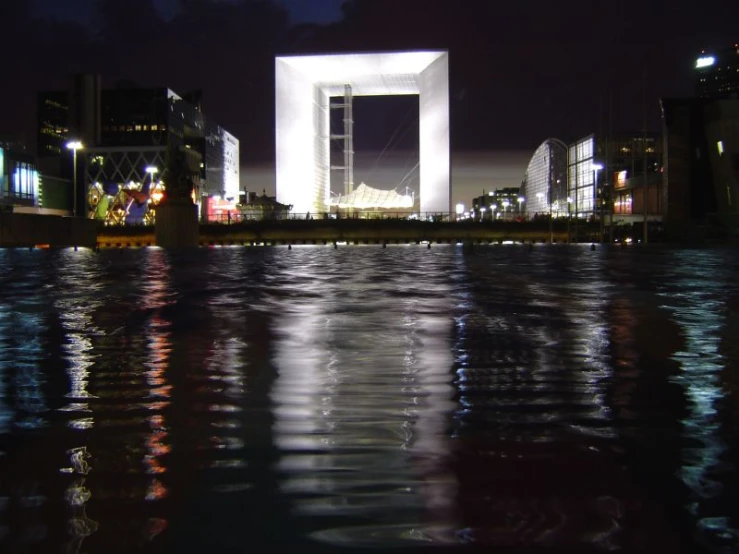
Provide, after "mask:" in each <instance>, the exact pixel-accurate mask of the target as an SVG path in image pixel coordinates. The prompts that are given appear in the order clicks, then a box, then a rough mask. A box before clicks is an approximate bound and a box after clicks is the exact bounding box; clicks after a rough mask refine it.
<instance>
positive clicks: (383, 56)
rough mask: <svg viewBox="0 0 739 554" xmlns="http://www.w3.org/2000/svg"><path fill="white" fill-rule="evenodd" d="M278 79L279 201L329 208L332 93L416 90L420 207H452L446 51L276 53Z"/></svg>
mask: <svg viewBox="0 0 739 554" xmlns="http://www.w3.org/2000/svg"><path fill="white" fill-rule="evenodd" d="M275 79H276V82H275V85H276V105H275V123H276V144H275V147H276V151H275V156H276V159H275V161H276V193H277V200H278V202H281V203H283V204H292V205H293V207H294V211H295V212H296V213H307V212H314V213H316V212H324V211H327V206H328V205H329V204H330V201H329V199H330V194H331V190H330V170H331V164H330V140H331V134H330V109H331V105H330V99H331V98H332V97H334V98H335V97H342V96H343V97H353V96H395V95H418V96H419V116H420V121H419V133H420V137H419V138H420V140H419V144H420V160H419V161H420V190H419V196H420V206H419V207H420V211H421V212H422V213H424V212H425V213H445V214H447V213H449V210H450V204H451V198H450V185H449V181H450V179H449V175H450V157H449V63H448V53H447V52H446V51H443V50H441V51H414V52H391V53H379V54H333V55H318V56H285V57H277V58H276V60H275ZM348 154H349V155H351V154H352V152H351V151H350V152H348ZM351 163H352V160H351V158H350V157H349V158H347V164H348V165H350V164H351ZM346 192H347V193H351V192H352V191H351V190H348V191H346Z"/></svg>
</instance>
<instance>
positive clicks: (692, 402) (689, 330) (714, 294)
mask: <svg viewBox="0 0 739 554" xmlns="http://www.w3.org/2000/svg"><path fill="white" fill-rule="evenodd" d="M681 256H682V255H681V254H678V260H676V262H677V263H676V264H675V267H676V271H677V273H678V275H677V276H676V279H674V281H675V290H665V291H664V292H663V293H662V296H663V299H664V301H665V303H666V306H665V308H667V309H668V310H670V311H671V313H672V319H673V320H674V321H675V322H676V323H677V324H678V325H679V326H680V329H681V331H682V333H683V336H684V339H685V342H684V350H683V351H679V352H675V353H674V355H673V356H672V358H673V359H674V360H675V361H677V362H678V363H679V364H680V369H681V371H680V373H679V374H677V375H675V376H673V377H671V381H673V382H675V383H677V384H679V385H680V386H681V387H682V388H683V390H684V391H685V396H686V398H687V400H688V403H689V404H688V409H689V413H688V416H687V417H686V418H684V419H683V420H682V424H683V429H682V434H683V437H684V442H685V444H686V446H684V447H683V448H682V465H681V468H680V470H679V475H680V478H681V479H682V481H683V482H684V483H685V485H686V486H687V487H688V488H689V489H690V491H691V493H692V494H691V504H690V505H689V506H688V509H689V510H690V511H691V513H692V514H693V515H694V516H696V517H697V518H698V526H699V528H700V529H701V530H702V531H703V532H704V533H706V534H707V535H708V536H711V537H713V538H714V539H715V540H718V541H720V542H722V543H725V541H726V539H730V542H731V543H732V544H734V545H736V544H739V529H737V528H732V527H731V524H730V522H729V520H728V518H727V517H722V516H723V515H725V514H716V513H712V512H713V508H712V506H713V505H714V504H713V501H715V499H716V498H717V497H719V496H721V495H722V493H723V485H722V481H721V479H722V474H725V473H726V472H728V471H730V470H731V467H730V466H729V467H726V466H725V465H724V464H725V463H726V457H727V454H728V452H727V445H726V443H725V441H724V440H723V438H722V431H721V418H720V416H719V413H718V410H717V403H718V402H719V401H721V400H722V399H723V398H724V396H725V395H726V393H725V391H724V390H723V388H722V384H721V376H722V375H721V374H722V372H723V371H724V370H725V360H724V358H723V356H722V355H721V353H720V350H719V346H720V340H721V332H720V331H721V329H722V328H723V326H724V324H725V317H726V315H725V309H726V305H725V299H726V293H725V291H724V290H722V289H721V288H720V286H718V285H717V283H716V279H717V277H718V275H719V274H720V271H721V268H719V267H711V266H712V264H711V261H710V260H702V261H701V262H702V263H700V262H697V261H696V260H695V259H694V257H693V254H692V252H691V253H690V258H689V259H688V258H687V257H686V258H685V259H682V258H681ZM686 256H687V255H686ZM731 279H732V280H733V275H732V276H731ZM722 458H723V459H722Z"/></svg>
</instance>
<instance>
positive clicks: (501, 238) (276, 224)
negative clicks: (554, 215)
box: [97, 219, 591, 248]
mask: <svg viewBox="0 0 739 554" xmlns="http://www.w3.org/2000/svg"><path fill="white" fill-rule="evenodd" d="M586 231H587V232H588V233H587V234H586ZM590 232H591V231H590V230H589V229H588V228H586V227H585V226H582V227H581V229H580V238H581V240H590V238H589V234H590ZM199 235H200V238H199V244H200V245H201V246H207V245H257V244H259V245H292V244H294V245H299V244H333V243H335V242H346V243H349V244H410V243H418V242H425V241H428V242H430V243H440V244H447V243H457V242H464V243H498V242H505V241H515V242H549V241H550V239H553V240H554V241H555V242H566V241H567V238H568V232H567V227H566V225H561V224H560V225H555V226H554V227H553V228H552V229H551V230H550V228H549V226H548V224H547V223H546V222H543V223H542V222H528V223H519V222H496V223H489V224H488V223H466V222H459V223H457V222H423V221H408V220H387V219H386V220H363V219H344V220H333V219H330V220H286V221H254V222H245V223H238V224H232V225H201V226H200V233H199ZM155 242H156V241H155V233H154V229H153V228H151V227H105V228H103V229H101V230H100V233H99V234H98V239H97V243H98V246H100V247H101V248H125V247H141V246H151V245H154V244H155Z"/></svg>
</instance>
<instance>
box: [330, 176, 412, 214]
mask: <svg viewBox="0 0 739 554" xmlns="http://www.w3.org/2000/svg"><path fill="white" fill-rule="evenodd" d="M330 205H331V206H338V207H339V208H355V209H360V210H366V209H372V208H375V209H378V210H386V209H398V208H412V207H413V196H412V195H403V194H398V193H397V192H396V191H394V190H380V189H374V188H372V187H369V186H367V185H366V184H364V183H361V184H360V185H359V186H358V187H357V188H356V189H354V191H353V192H352V193H351V194H345V195H342V196H335V197H333V198H331V201H330Z"/></svg>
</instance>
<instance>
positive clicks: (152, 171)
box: [144, 165, 159, 187]
mask: <svg viewBox="0 0 739 554" xmlns="http://www.w3.org/2000/svg"><path fill="white" fill-rule="evenodd" d="M144 171H146V172H147V173H148V174H149V186H150V187H152V186H154V174H155V173H157V172H158V171H159V170H158V169H157V168H156V166H153V165H147V166H146V168H145V169H144Z"/></svg>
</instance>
